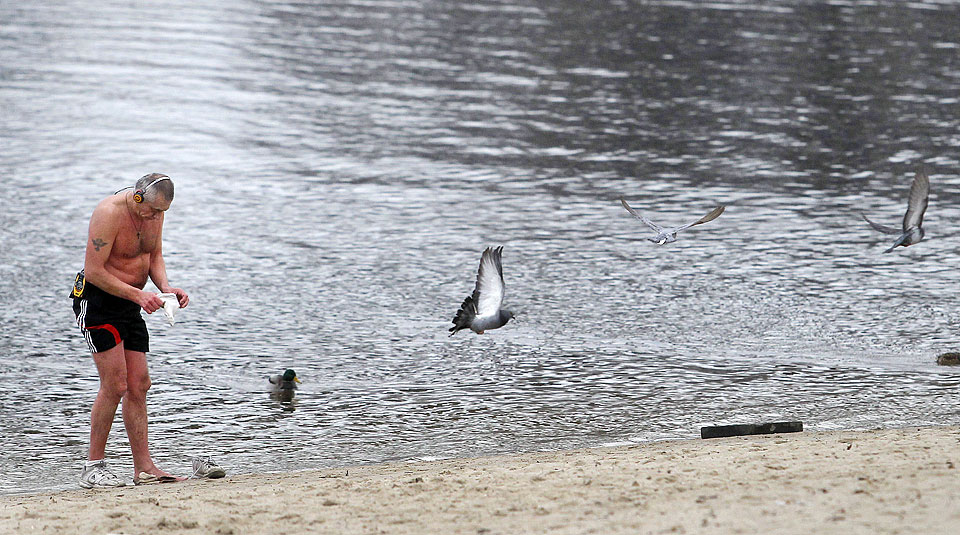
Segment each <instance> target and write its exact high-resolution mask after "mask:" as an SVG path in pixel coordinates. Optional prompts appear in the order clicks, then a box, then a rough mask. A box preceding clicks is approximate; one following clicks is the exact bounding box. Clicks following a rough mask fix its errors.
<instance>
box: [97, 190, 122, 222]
mask: <svg viewBox="0 0 960 535" xmlns="http://www.w3.org/2000/svg"><path fill="white" fill-rule="evenodd" d="M123 201H124V196H123V195H111V196H109V197H107V198H105V199H103V200H102V201H100V202H99V203H97V207H96V208H94V210H93V213H94V214H95V215H99V216H101V217H116V216H117V215H123V209H125V208H126V205H125V204H124V202H123Z"/></svg>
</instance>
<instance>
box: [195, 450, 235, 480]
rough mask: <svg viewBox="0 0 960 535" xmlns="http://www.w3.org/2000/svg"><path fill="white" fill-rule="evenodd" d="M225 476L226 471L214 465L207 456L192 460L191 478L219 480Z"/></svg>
mask: <svg viewBox="0 0 960 535" xmlns="http://www.w3.org/2000/svg"><path fill="white" fill-rule="evenodd" d="M225 475H227V471H226V470H224V469H223V467H222V466H220V465H219V464H217V463H216V461H214V460H213V459H212V458H210V456H209V455H207V456H204V457H194V458H193V477H195V478H198V479H200V478H209V479H220V478H221V477H223V476H225Z"/></svg>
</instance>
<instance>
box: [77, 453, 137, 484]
mask: <svg viewBox="0 0 960 535" xmlns="http://www.w3.org/2000/svg"><path fill="white" fill-rule="evenodd" d="M126 485H127V483H126V482H125V481H124V480H122V479H120V477H119V476H117V474H114V473H113V472H111V471H110V469H109V468H107V461H105V460H103V459H101V460H99V461H97V462H95V463H85V464H84V465H83V471H82V472H80V486H81V487H83V488H85V489H109V488H117V487H125V486H126Z"/></svg>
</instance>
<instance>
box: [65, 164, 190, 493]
mask: <svg viewBox="0 0 960 535" xmlns="http://www.w3.org/2000/svg"><path fill="white" fill-rule="evenodd" d="M172 201H173V181H171V180H170V177H168V176H166V175H161V174H159V173H153V174H150V175H146V176H144V177H143V178H141V179H140V180H138V181H137V183H136V185H135V186H134V188H133V189H125V190H121V191H119V192H117V193H116V194H114V195H112V196H110V197H107V198H106V199H104V200H102V201H100V204H98V205H97V208H96V209H95V210H94V211H93V216H92V217H91V218H90V230H89V235H88V238H87V250H86V257H85V259H84V271H83V272H82V273H81V274H80V275H78V276H77V282H76V284H75V287H74V291H73V311H74V313H75V314H76V315H77V325H78V326H79V327H80V330H81V331H82V332H83V335H84V338H85V339H86V341H87V345H88V346H89V347H90V351H91V352H92V353H93V361H94V362H95V363H96V365H97V372H98V373H99V375H100V390H99V391H98V392H97V399H96V401H94V403H93V410H92V411H91V415H90V450H89V453H88V457H87V458H88V460H87V462H86V463H85V464H84V467H83V471H82V472H81V475H80V486H82V487H85V488H94V487H121V486H124V485H125V483H124V481H123V480H122V479H121V478H119V477H118V476H117V475H115V474H114V473H112V472H111V471H110V470H109V469H108V468H107V466H106V461H104V454H105V450H106V446H107V436H108V435H109V434H110V427H111V425H112V424H113V418H114V415H115V414H116V412H117V405H118V404H119V403H120V401H121V400H122V401H123V408H122V413H123V425H124V427H125V428H126V430H127V437H128V438H129V440H130V449H131V450H132V452H133V473H134V478H133V482H134V483H135V484H139V483H145V482H158V481H159V482H167V481H179V480H181V479H183V478H176V477H173V476H171V475H170V474H168V473H166V472H164V471H163V470H160V469H159V468H157V466H156V465H155V464H153V459H151V458H150V450H149V447H148V445H147V390H148V389H149V388H150V375H149V373H148V372H147V356H146V353H147V351H149V349H150V348H149V343H148V341H149V340H148V335H147V326H146V324H145V323H144V321H143V317H142V316H141V315H140V310H141V309H143V310H144V311H146V312H147V314H152V313H153V312H155V311H156V310H158V309H160V308H163V300H161V299H160V298H159V297H158V296H157V294H155V293H153V292H145V291H144V290H143V287H144V286H145V285H146V283H147V277H148V276H149V277H150V279H151V280H153V283H154V284H155V285H156V286H157V288H159V289H160V291H161V292H167V293H172V294H175V295H176V296H177V300H178V301H179V302H180V307H181V308H183V307H185V306H187V303H189V302H190V299H189V298H188V297H187V294H186V292H184V291H183V290H181V289H180V288H175V287H173V286H170V282H169V281H168V280H167V269H166V266H165V265H164V262H163V247H162V235H163V215H164V212H165V211H166V210H167V209H168V208H169V207H170V203H171V202H172ZM84 279H85V280H84Z"/></svg>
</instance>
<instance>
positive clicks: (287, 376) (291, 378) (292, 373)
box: [283, 369, 300, 383]
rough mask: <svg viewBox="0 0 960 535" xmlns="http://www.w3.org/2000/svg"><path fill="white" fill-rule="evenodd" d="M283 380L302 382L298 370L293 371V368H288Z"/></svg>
mask: <svg viewBox="0 0 960 535" xmlns="http://www.w3.org/2000/svg"><path fill="white" fill-rule="evenodd" d="M283 380H284V381H296V382H298V383H299V382H300V379H299V378H298V377H297V372H295V371H293V370H289V369H288V370H287V371H285V372H283Z"/></svg>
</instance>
